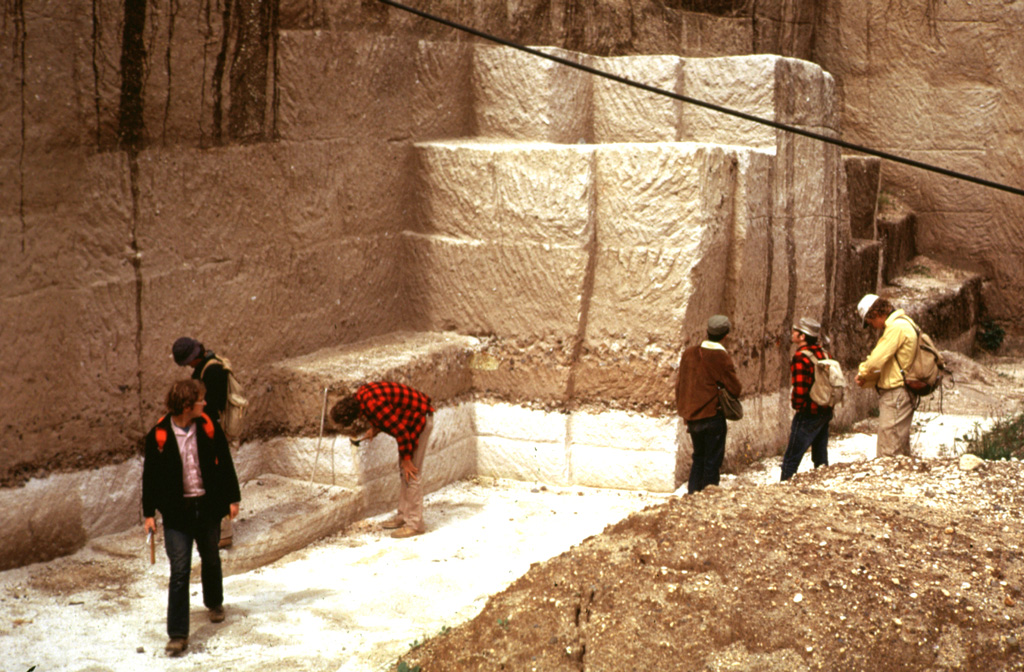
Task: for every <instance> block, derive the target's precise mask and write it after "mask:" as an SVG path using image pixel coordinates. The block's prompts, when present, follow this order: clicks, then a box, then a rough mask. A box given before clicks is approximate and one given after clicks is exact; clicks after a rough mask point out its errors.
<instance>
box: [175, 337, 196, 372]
mask: <svg viewBox="0 0 1024 672" xmlns="http://www.w3.org/2000/svg"><path fill="white" fill-rule="evenodd" d="M202 352H203V344H202V343H200V342H199V341H197V340H196V339H194V338H189V337H188V336H182V337H181V338H179V339H178V340H176V341H175V342H174V345H172V346H171V354H172V355H174V363H175V364H177V365H178V366H185V365H186V364H188V363H189V362H191V361H192V360H193V359H195V358H196V357H198V356H199V355H200V354H202Z"/></svg>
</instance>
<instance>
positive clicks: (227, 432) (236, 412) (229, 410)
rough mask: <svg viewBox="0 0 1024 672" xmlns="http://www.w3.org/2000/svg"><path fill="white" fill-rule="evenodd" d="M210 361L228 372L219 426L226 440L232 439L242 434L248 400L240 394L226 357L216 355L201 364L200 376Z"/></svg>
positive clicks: (240, 389)
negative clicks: (224, 400)
mask: <svg viewBox="0 0 1024 672" xmlns="http://www.w3.org/2000/svg"><path fill="white" fill-rule="evenodd" d="M212 362H217V363H218V364H220V365H221V366H222V367H224V371H226V372H227V374H228V398H227V403H226V404H225V405H224V411H223V412H222V413H221V414H220V427H221V429H223V430H224V436H226V437H227V438H228V440H234V439H237V438H239V437H241V436H242V428H243V426H244V425H245V411H246V409H247V408H248V407H249V400H248V399H246V398H245V396H244V395H243V394H242V384H241V383H239V382H238V378H236V377H235V372H234V370H233V369H232V368H231V362H229V361H228V359H227V358H226V357H221V356H220V355H216V356H215V357H212V358H211V359H210V361H209V362H207V363H206V364H205V365H204V366H203V370H202V371H201V372H200V374H199V375H200V377H202V375H203V374H204V373H206V367H207V366H209V365H210V364H211V363H212Z"/></svg>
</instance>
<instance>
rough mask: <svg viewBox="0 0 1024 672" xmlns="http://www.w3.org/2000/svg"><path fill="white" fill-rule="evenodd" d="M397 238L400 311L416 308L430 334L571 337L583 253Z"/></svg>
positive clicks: (539, 245) (542, 245)
mask: <svg viewBox="0 0 1024 672" xmlns="http://www.w3.org/2000/svg"><path fill="white" fill-rule="evenodd" d="M403 236H404V238H405V241H406V250H407V254H408V257H407V263H408V266H409V268H410V269H412V270H411V274H412V276H413V277H412V282H411V283H410V286H409V290H408V296H407V297H406V298H405V305H409V306H415V307H416V308H417V309H418V310H419V311H420V312H421V313H422V315H421V318H420V319H421V320H423V322H424V323H425V324H426V325H430V328H436V329H458V330H459V331H460V332H463V333H488V334H494V335H497V336H501V337H515V338H521V337H524V336H527V335H528V336H532V337H535V338H549V337H550V338H555V339H565V338H571V337H572V336H573V335H574V334H575V333H576V332H577V330H578V318H579V314H580V310H581V304H582V291H583V278H584V277H585V272H586V267H587V254H586V251H585V250H584V249H583V248H582V247H562V246H552V245H548V244H546V243H516V242H501V243H483V242H480V241H466V240H456V239H453V238H446V237H441V236H425V235H419V234H413V233H405V234H403ZM508 306H515V307H516V309H515V310H514V311H510V310H509V309H508Z"/></svg>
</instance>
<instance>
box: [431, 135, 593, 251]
mask: <svg viewBox="0 0 1024 672" xmlns="http://www.w3.org/2000/svg"><path fill="white" fill-rule="evenodd" d="M416 148H417V155H418V157H419V184H420V189H419V190H418V196H417V198H418V203H419V210H418V217H419V220H420V225H419V229H420V230H421V231H424V232H428V233H437V234H441V235H444V236H451V237H453V238H461V239H468V240H483V241H497V242H512V241H515V242H521V243H526V242H534V243H538V244H544V245H569V246H574V245H578V246H582V245H585V244H586V242H587V241H588V240H589V239H590V236H591V233H592V219H593V213H592V209H593V207H592V203H593V193H592V192H593V146H589V145H587V146H576V145H569V146H566V145H550V144H538V143H480V142H431V143H422V144H419V145H417V146H416Z"/></svg>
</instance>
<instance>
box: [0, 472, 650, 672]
mask: <svg viewBox="0 0 1024 672" xmlns="http://www.w3.org/2000/svg"><path fill="white" fill-rule="evenodd" d="M259 481H263V484H262V485H260V484H259V483H258V482H256V481H253V482H250V483H249V484H247V486H246V487H247V488H248V489H249V490H252V491H253V492H251V493H248V494H246V495H244V497H245V499H243V501H250V500H252V502H253V505H255V501H256V499H257V498H262V499H263V500H264V501H265V503H266V507H265V508H263V509H262V510H260V512H258V514H257V513H256V512H255V511H254V510H253V511H250V513H249V514H248V515H251V516H252V518H250V519H244V520H242V521H240V524H239V527H238V529H237V530H236V535H237V537H236V544H235V546H234V547H233V548H231V549H230V550H228V551H225V552H223V553H222V554H221V556H222V558H223V561H224V563H225V566H226V567H227V568H228V571H229V572H233V575H232V576H228V577H226V578H225V581H224V585H225V596H226V598H225V599H226V607H227V610H228V617H227V620H226V621H225V622H224V623H223V624H221V625H214V624H211V623H209V622H208V619H207V617H206V613H205V609H204V608H203V606H202V599H201V596H202V590H201V587H200V584H199V583H198V582H194V583H193V584H192V598H191V599H192V613H191V631H192V634H191V641H190V646H189V650H188V653H187V655H186V656H184V657H183V658H181V659H168V658H166V657H165V656H164V653H163V646H164V643H165V641H166V636H165V634H164V632H165V618H166V594H167V593H166V591H167V575H168V567H167V560H166V557H165V555H164V553H163V549H162V548H161V547H159V545H158V547H157V557H156V564H154V565H150V563H149V553H148V549H146V548H145V543H144V535H143V534H142V531H141V529H142V528H141V526H140V527H139V529H138V530H135V531H132V532H129V533H125V534H117V535H112V536H109V537H104V538H102V539H98V540H96V541H94V542H93V543H91V544H90V545H89V546H87V547H86V548H85V549H83V550H82V551H80V552H78V553H76V554H74V555H72V556H67V557H64V558H59V559H56V560H52V561H50V562H47V563H39V564H35V565H29V566H26V567H22V568H18V569H13V570H8V571H6V572H0V614H2V617H0V639H2V641H3V647H4V653H3V662H4V665H3V667H4V669H5V670H6V669H11V670H27V669H29V667H31V666H33V665H34V666H36V669H39V670H50V671H52V670H83V669H96V670H99V669H105V670H106V669H135V668H140V669H141V668H145V669H158V670H164V669H167V670H172V669H173V670H196V671H198V670H210V669H222V670H226V669H231V670H236V671H240V672H244V671H250V670H251V671H252V672H277V671H281V672H285V671H287V672H294V671H295V670H310V671H313V670H318V671H321V670H339V669H340V670H346V672H360V671H366V672H370V671H373V670H383V669H388V666H389V665H393V664H394V662H395V660H396V659H397V657H398V656H399V655H401V654H403V653H404V652H406V651H408V649H409V647H410V645H412V644H413V643H414V642H417V641H419V642H422V641H424V640H425V639H426V638H428V637H431V636H434V635H436V634H437V633H438V632H440V631H442V630H443V629H445V628H448V627H452V626H454V625H457V624H458V623H461V622H464V621H465V620H467V619H469V618H472V617H473V616H475V615H476V614H477V613H479V611H480V609H481V608H482V607H483V605H484V604H485V603H486V601H487V600H488V599H489V596H490V595H492V594H494V593H496V592H499V591H501V590H502V589H504V588H505V587H506V586H507V585H508V584H509V583H510V582H512V581H513V580H515V579H516V578H518V577H519V576H522V575H523V574H524V573H525V572H526V571H527V570H528V569H529V568H530V566H531V564H533V563H536V562H541V561H544V560H547V559H549V558H551V557H553V556H555V555H558V554H559V553H562V552H564V551H565V550H567V549H568V548H570V547H571V546H573V545H574V544H578V543H580V542H581V541H583V540H584V539H585V538H587V537H590V536H592V535H595V534H598V533H600V532H601V531H602V530H603V529H604V528H605V527H606V526H607V525H609V524H612V523H614V522H616V521H618V520H621V519H622V518H624V517H625V516H627V515H628V514H630V513H632V512H634V511H638V510H640V509H643V508H645V507H647V506H649V505H652V504H657V503H660V502H663V501H665V499H666V498H667V495H651V494H647V493H638V492H626V491H610V490H596V489H591V488H581V487H573V488H554V487H545V486H542V485H539V484H535V483H523V482H516V481H500V480H499V481H495V480H493V479H489V478H475V479H469V480H466V481H459V482H456V483H452V484H450V485H448V486H445V487H444V488H443V489H441V490H439V491H437V492H434V493H431V494H429V495H427V497H426V502H425V503H426V510H425V514H426V522H427V525H428V526H429V531H428V533H427V534H424V535H422V536H418V537H414V538H412V539H404V540H395V539H391V538H390V537H389V536H388V534H387V532H386V531H384V530H382V529H381V522H382V521H383V520H384V519H385V518H386V517H388V516H389V515H390V513H385V514H381V515H379V516H376V517H373V518H368V519H364V520H360V521H357V522H354V523H352V524H350V525H348V526H345V528H344V530H343V531H341V532H339V533H336V534H333V535H330V536H327V537H326V538H323V539H321V540H319V541H316V542H314V543H312V544H310V545H308V546H305V547H304V548H299V549H298V550H295V551H294V552H292V553H289V554H288V555H287V556H285V557H282V558H280V559H279V560H277V561H276V562H271V563H269V564H266V565H264V566H261V567H258V568H256V569H252V570H248V571H241V570H240V569H239V568H240V567H242V566H243V565H247V564H252V563H253V562H255V559H256V558H258V557H260V556H261V555H262V554H264V553H266V552H267V550H266V549H267V548H277V549H281V548H284V547H286V546H298V545H299V544H300V541H299V536H300V535H299V533H300V532H304V531H305V530H306V529H307V528H312V527H316V526H318V525H323V524H326V522H325V521H328V520H329V519H330V512H329V511H328V510H329V509H331V508H332V507H331V505H330V502H329V501H328V500H327V498H326V495H327V493H322V490H323V486H319V487H318V488H314V489H313V490H314V492H311V488H310V486H309V484H308V483H301V482H295V481H291V482H289V481H286V480H279V479H271V478H268V479H265V480H264V479H259ZM337 490H340V489H337ZM331 494H334V493H331ZM286 500H294V501H291V502H289V503H286ZM264 518H266V519H267V521H264V520H263V519H264ZM271 519H275V520H277V521H278V522H276V523H274V522H271ZM285 525H289V526H288V527H285ZM194 564H195V565H196V566H198V559H195V560H194ZM57 643H59V644H60V645H59V646H58V645H57Z"/></svg>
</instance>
